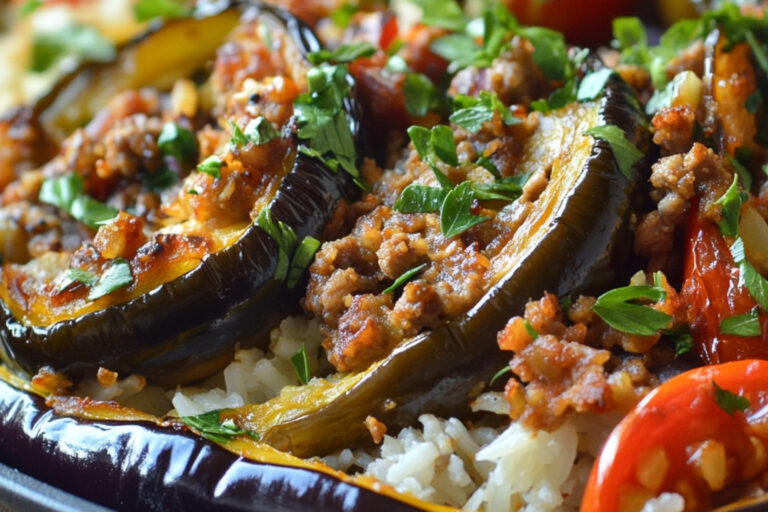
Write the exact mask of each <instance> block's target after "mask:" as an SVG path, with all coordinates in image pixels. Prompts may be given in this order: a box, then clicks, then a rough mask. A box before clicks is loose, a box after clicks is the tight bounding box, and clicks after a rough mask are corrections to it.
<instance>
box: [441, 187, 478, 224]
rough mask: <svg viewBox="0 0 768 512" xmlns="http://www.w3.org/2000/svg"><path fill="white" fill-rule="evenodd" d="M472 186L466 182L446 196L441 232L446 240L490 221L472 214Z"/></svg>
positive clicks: (442, 207) (442, 208)
mask: <svg viewBox="0 0 768 512" xmlns="http://www.w3.org/2000/svg"><path fill="white" fill-rule="evenodd" d="M473 200H474V194H473V193H472V184H471V183H470V182H468V181H465V182H463V183H461V184H459V185H456V187H454V188H453V190H451V191H449V192H448V194H446V196H445V199H444V200H443V204H442V205H441V206H440V231H441V232H442V233H443V236H445V237H446V238H451V237H454V236H456V235H459V234H461V233H463V232H464V231H466V230H468V229H469V228H471V227H472V226H476V225H477V224H480V223H482V222H485V221H486V220H488V217H480V216H477V215H473V214H472V213H471V208H472V201H473Z"/></svg>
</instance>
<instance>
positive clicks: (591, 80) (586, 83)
mask: <svg viewBox="0 0 768 512" xmlns="http://www.w3.org/2000/svg"><path fill="white" fill-rule="evenodd" d="M613 74H614V70H612V69H609V68H603V69H601V70H600V71H595V72H592V73H589V74H588V75H587V76H585V77H584V79H583V80H582V81H581V84H579V90H578V92H577V93H576V99H577V100H579V101H590V100H593V99H595V98H597V97H598V96H600V94H601V93H602V92H603V89H605V84H607V83H608V79H610V78H611V75H613Z"/></svg>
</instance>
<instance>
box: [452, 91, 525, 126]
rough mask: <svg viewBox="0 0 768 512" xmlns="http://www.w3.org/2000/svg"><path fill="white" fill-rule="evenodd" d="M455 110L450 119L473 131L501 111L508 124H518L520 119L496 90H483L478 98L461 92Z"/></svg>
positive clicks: (455, 100)
mask: <svg viewBox="0 0 768 512" xmlns="http://www.w3.org/2000/svg"><path fill="white" fill-rule="evenodd" d="M454 106H455V107H454V108H455V110H454V112H453V114H451V117H450V120H451V122H452V123H456V124H458V125H459V126H461V127H462V128H465V129H466V130H469V131H471V132H477V131H478V130H480V128H482V126H483V123H485V122H486V121H490V120H491V119H493V115H494V113H495V112H498V113H499V116H500V117H501V120H502V121H503V122H504V124H506V125H513V124H518V123H519V122H520V120H519V119H518V118H516V117H515V116H513V115H512V112H510V110H509V108H508V107H507V106H506V105H504V103H502V102H501V100H500V99H499V97H498V95H497V94H496V93H495V92H488V91H482V92H480V96H479V97H478V98H475V97H472V96H465V95H463V94H459V95H458V96H457V97H456V98H455V99H454Z"/></svg>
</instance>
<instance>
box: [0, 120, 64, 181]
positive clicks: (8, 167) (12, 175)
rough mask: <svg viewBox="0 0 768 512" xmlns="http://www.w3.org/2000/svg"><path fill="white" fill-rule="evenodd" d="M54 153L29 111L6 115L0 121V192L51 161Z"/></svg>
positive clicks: (43, 132)
mask: <svg viewBox="0 0 768 512" xmlns="http://www.w3.org/2000/svg"><path fill="white" fill-rule="evenodd" d="M57 149H58V144H57V143H56V142H55V141H54V140H53V138H52V137H50V136H49V135H48V134H47V133H46V131H45V129H44V128H43V126H42V125H41V124H40V121H39V120H38V119H37V117H36V115H35V113H34V110H33V109H32V108H30V107H23V108H18V109H15V110H12V111H11V112H9V113H7V114H6V115H5V116H4V117H3V118H2V119H0V190H2V189H4V188H5V187H6V186H7V185H8V184H9V183H11V182H13V181H15V180H16V179H17V178H18V177H19V176H21V175H22V173H24V172H26V171H30V170H32V169H36V168H37V167H39V166H40V165H42V164H44V163H45V162H47V161H48V160H50V159H51V158H53V156H54V155H55V154H56V151H57Z"/></svg>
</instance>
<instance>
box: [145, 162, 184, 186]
mask: <svg viewBox="0 0 768 512" xmlns="http://www.w3.org/2000/svg"><path fill="white" fill-rule="evenodd" d="M178 179H179V177H178V175H177V174H176V173H175V172H173V171H172V170H171V169H169V168H168V167H163V168H162V169H159V170H157V171H155V172H152V173H150V174H148V175H147V177H146V178H145V179H144V185H145V186H146V187H147V188H149V189H150V190H153V191H155V192H159V191H162V190H165V189H167V188H168V187H170V186H171V185H173V184H174V183H176V181H177V180H178Z"/></svg>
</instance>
